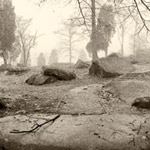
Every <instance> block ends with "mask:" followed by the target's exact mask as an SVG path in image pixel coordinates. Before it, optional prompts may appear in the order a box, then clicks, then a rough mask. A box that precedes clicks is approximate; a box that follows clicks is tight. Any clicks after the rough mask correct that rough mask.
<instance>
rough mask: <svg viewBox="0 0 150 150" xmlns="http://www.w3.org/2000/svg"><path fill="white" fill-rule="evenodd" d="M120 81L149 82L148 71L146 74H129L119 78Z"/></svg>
mask: <svg viewBox="0 0 150 150" xmlns="http://www.w3.org/2000/svg"><path fill="white" fill-rule="evenodd" d="M120 78H121V79H138V80H141V79H142V80H149V79H150V71H146V72H130V73H127V74H125V75H123V76H121V77H120Z"/></svg>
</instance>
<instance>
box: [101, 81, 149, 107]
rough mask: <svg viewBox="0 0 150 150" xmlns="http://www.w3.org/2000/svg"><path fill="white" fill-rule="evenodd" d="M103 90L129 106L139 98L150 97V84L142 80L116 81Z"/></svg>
mask: <svg viewBox="0 0 150 150" xmlns="http://www.w3.org/2000/svg"><path fill="white" fill-rule="evenodd" d="M103 89H104V90H105V91H106V92H108V93H112V94H113V95H115V96H116V97H118V98H120V99H121V100H123V101H124V102H126V103H127V104H129V105H131V104H132V103H133V102H134V100H135V99H137V98H139V97H150V83H149V82H147V81H142V80H135V79H134V80H132V79H131V80H114V81H112V82H110V83H108V84H106V85H104V87H103Z"/></svg>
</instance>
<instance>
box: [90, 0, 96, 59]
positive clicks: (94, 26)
mask: <svg viewBox="0 0 150 150" xmlns="http://www.w3.org/2000/svg"><path fill="white" fill-rule="evenodd" d="M91 6H92V15H91V17H92V18H91V19H92V34H91V41H92V61H93V62H94V61H96V60H97V59H98V55H97V50H96V46H95V40H96V14H95V0H91Z"/></svg>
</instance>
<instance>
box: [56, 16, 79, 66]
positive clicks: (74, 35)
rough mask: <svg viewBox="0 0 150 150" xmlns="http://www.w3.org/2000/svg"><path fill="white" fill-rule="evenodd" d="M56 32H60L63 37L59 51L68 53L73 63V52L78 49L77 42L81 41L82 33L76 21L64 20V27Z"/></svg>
mask: <svg viewBox="0 0 150 150" xmlns="http://www.w3.org/2000/svg"><path fill="white" fill-rule="evenodd" d="M55 34H59V35H60V36H61V37H62V41H61V46H60V49H61V51H60V52H59V53H61V54H62V53H66V52H67V53H68V56H69V63H72V58H73V53H74V52H75V51H76V48H75V43H76V42H79V38H80V34H79V33H78V29H77V27H76V25H75V21H74V20H72V19H69V20H67V21H66V22H63V29H61V30H59V31H56V32H55Z"/></svg>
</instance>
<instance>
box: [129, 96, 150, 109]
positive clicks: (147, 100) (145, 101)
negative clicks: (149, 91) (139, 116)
mask: <svg viewBox="0 0 150 150" xmlns="http://www.w3.org/2000/svg"><path fill="white" fill-rule="evenodd" d="M132 106H134V107H137V108H142V109H150V97H140V98H137V99H135V101H134V102H133V103H132Z"/></svg>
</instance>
